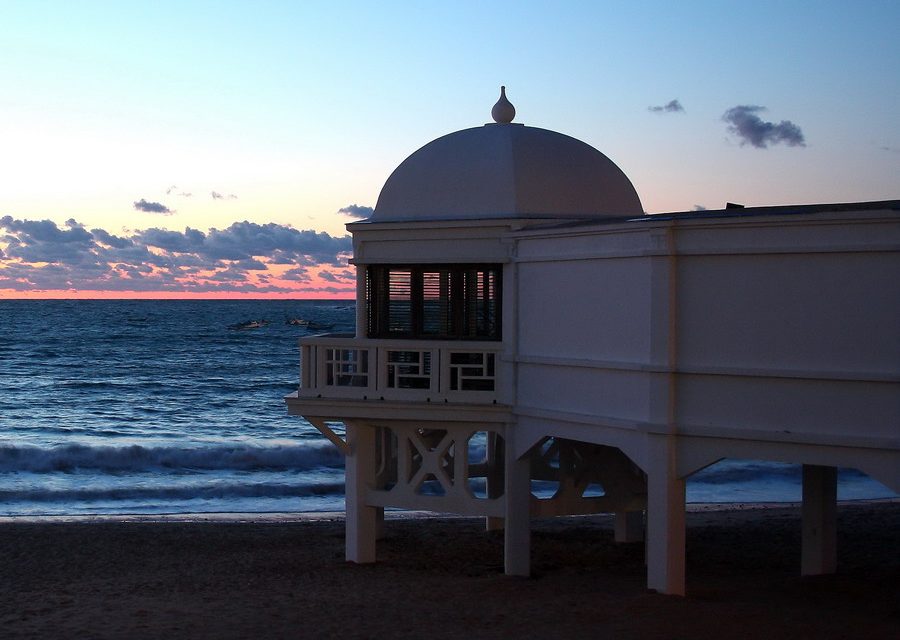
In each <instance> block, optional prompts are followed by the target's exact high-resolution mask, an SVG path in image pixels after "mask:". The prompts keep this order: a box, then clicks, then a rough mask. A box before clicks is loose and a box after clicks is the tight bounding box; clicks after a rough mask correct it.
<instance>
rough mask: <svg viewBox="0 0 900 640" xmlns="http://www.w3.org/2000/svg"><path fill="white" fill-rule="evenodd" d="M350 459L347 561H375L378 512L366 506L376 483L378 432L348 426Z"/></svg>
mask: <svg viewBox="0 0 900 640" xmlns="http://www.w3.org/2000/svg"><path fill="white" fill-rule="evenodd" d="M347 445H348V447H349V449H350V452H349V453H348V454H347V458H346V471H345V476H346V501H347V520H346V522H347V532H346V540H345V544H346V558H347V562H358V563H361V564H362V563H369V562H375V539H376V538H377V536H378V528H379V527H378V519H379V518H378V515H379V514H378V509H377V508H376V507H370V506H368V505H367V504H366V492H367V491H368V489H369V488H370V487H371V486H373V484H374V482H375V429H374V428H373V427H369V426H366V425H359V424H348V425H347Z"/></svg>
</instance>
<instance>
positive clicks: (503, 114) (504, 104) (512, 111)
mask: <svg viewBox="0 0 900 640" xmlns="http://www.w3.org/2000/svg"><path fill="white" fill-rule="evenodd" d="M491 117H492V118H493V119H494V122H496V123H497V124H509V123H510V122H512V121H513V118H515V117H516V108H515V107H514V106H513V105H512V102H510V101H509V100H507V99H506V87H500V99H499V100H497V104H495V105H494V108H493V109H491Z"/></svg>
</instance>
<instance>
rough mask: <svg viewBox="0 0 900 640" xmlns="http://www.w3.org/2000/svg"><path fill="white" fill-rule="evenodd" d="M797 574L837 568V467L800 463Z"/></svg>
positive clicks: (817, 572)
mask: <svg viewBox="0 0 900 640" xmlns="http://www.w3.org/2000/svg"><path fill="white" fill-rule="evenodd" d="M801 518H802V531H803V538H802V546H801V551H800V573H801V575H804V576H815V575H821V574H825V573H834V572H835V570H836V569H837V469H836V468H835V467H822V466H817V465H806V464H805V465H803V506H802V509H801Z"/></svg>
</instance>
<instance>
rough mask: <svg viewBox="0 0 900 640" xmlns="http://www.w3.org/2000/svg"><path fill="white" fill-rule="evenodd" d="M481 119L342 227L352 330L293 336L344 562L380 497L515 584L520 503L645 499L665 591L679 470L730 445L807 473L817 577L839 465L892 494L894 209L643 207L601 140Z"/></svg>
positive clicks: (674, 548) (523, 537) (637, 516)
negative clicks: (354, 277) (458, 526)
mask: <svg viewBox="0 0 900 640" xmlns="http://www.w3.org/2000/svg"><path fill="white" fill-rule="evenodd" d="M492 113H493V116H494V119H495V121H496V122H495V123H490V124H487V125H484V126H483V127H476V128H473V129H466V130H463V131H458V132H456V133H451V134H450V135H447V136H444V137H442V138H439V139H437V140H434V141H433V142H431V143H429V144H427V145H425V146H424V147H422V148H421V149H419V150H418V151H416V152H415V153H414V154H412V155H411V156H410V157H409V158H407V159H406V160H405V161H404V162H403V163H402V164H401V165H400V166H399V167H397V169H396V170H395V171H394V173H393V174H392V175H391V176H390V178H388V180H387V182H386V183H385V185H384V188H383V189H382V192H381V195H380V196H379V198H378V202H377V205H376V207H375V211H374V214H373V215H372V217H371V218H369V219H368V220H364V221H361V222H354V223H351V224H348V225H347V227H348V229H349V230H350V232H351V233H352V235H353V248H354V259H353V263H354V264H355V265H356V268H357V273H358V286H357V322H356V335H355V336H349V335H348V336H319V337H311V338H306V339H303V340H301V350H302V356H301V369H302V380H301V386H300V389H299V391H298V393H296V394H292V395H290V396H288V398H287V404H288V408H289V411H290V412H291V413H292V414H297V415H302V416H304V417H305V418H306V419H307V420H308V421H309V422H310V423H312V424H313V425H315V426H316V427H317V428H318V429H319V430H321V431H322V432H323V433H324V434H325V435H326V436H328V437H329V438H330V439H331V440H332V441H333V442H334V443H335V444H336V445H337V446H338V447H339V448H340V449H341V450H342V451H343V452H344V453H345V454H346V461H347V469H346V479H347V488H346V498H347V559H348V560H351V561H354V562H372V561H374V560H375V541H376V538H377V537H378V535H379V534H380V531H381V523H382V519H383V515H384V508H385V507H400V508H409V509H426V510H431V511H439V512H450V513H457V514H465V515H478V516H485V517H486V518H487V526H488V527H492V528H500V527H503V528H505V534H504V535H505V549H506V551H505V566H506V572H507V573H509V574H514V575H527V574H528V572H529V544H530V543H529V538H530V535H529V521H530V518H531V517H543V516H551V515H562V514H582V513H594V512H614V513H615V514H616V537H617V539H619V540H635V539H640V538H641V537H642V536H643V535H644V525H643V513H644V512H646V535H647V571H648V576H647V582H648V586H649V587H650V588H654V589H657V590H659V591H661V592H665V593H675V594H679V593H683V592H684V571H685V567H684V538H685V524H684V512H685V485H684V483H685V478H686V477H687V476H689V475H690V474H692V473H694V472H696V471H698V470H700V469H702V468H704V467H706V466H708V465H710V464H713V463H715V462H716V461H718V460H721V459H723V458H745V459H765V460H775V461H785V462H794V463H802V464H803V465H804V467H803V553H802V558H801V569H802V572H803V573H805V574H815V573H827V572H830V571H833V570H834V568H835V562H836V549H835V511H836V504H835V495H836V467H838V466H840V467H854V468H857V469H860V470H862V471H864V472H865V473H867V474H869V475H871V476H872V477H874V478H876V479H877V480H879V481H880V482H882V483H883V484H885V485H887V486H888V487H890V488H891V489H893V490H894V491H900V201H897V200H894V201H887V202H866V203H854V204H836V205H800V206H780V207H764V208H727V209H725V210H720V211H703V212H688V213H679V214H665V215H644V212H643V209H642V207H641V203H640V200H639V199H638V196H637V194H636V192H635V190H634V188H633V186H632V184H631V182H630V181H629V180H628V178H627V177H626V176H625V174H624V173H623V172H622V171H621V170H620V169H619V168H618V167H617V166H616V165H615V164H613V162H612V161H610V160H609V159H608V158H607V157H606V156H604V155H603V154H602V153H600V152H599V151H597V150H596V149H594V148H592V147H590V146H588V145H587V144H585V143H583V142H580V141H578V140H576V139H574V138H571V137H568V136H565V135H562V134H559V133H555V132H552V131H547V130H544V129H537V128H532V127H526V126H523V125H520V124H515V123H512V119H513V116H514V114H515V110H514V109H513V108H512V105H510V104H509V103H508V102H507V101H506V98H505V96H502V97H501V100H500V102H498V103H497V105H496V106H495V107H494V110H493V112H492ZM344 425H345V426H346V439H344V438H342V437H339V435H338V434H340V433H341V428H342V427H343V426H344ZM339 426H340V427H341V428H339ZM332 427H334V428H332ZM335 429H337V432H336V431H335ZM536 479H541V480H551V481H555V482H557V483H558V485H556V486H558V489H557V491H556V493H555V495H553V497H551V498H544V499H538V498H537V497H535V496H534V495H533V494H532V492H531V481H532V480H536ZM598 487H602V490H598Z"/></svg>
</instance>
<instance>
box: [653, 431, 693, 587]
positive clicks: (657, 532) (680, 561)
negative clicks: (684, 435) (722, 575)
mask: <svg viewBox="0 0 900 640" xmlns="http://www.w3.org/2000/svg"><path fill="white" fill-rule="evenodd" d="M649 454H650V455H649V465H648V469H647V587H648V588H649V589H655V590H656V591H658V592H659V593H667V594H671V595H679V596H683V595H684V569H685V561H684V542H685V523H684V502H685V497H684V480H683V479H681V478H679V477H678V474H677V473H676V467H675V451H674V443H673V442H671V438H670V437H663V438H660V439H658V441H656V442H653V441H651V442H650V451H649Z"/></svg>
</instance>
